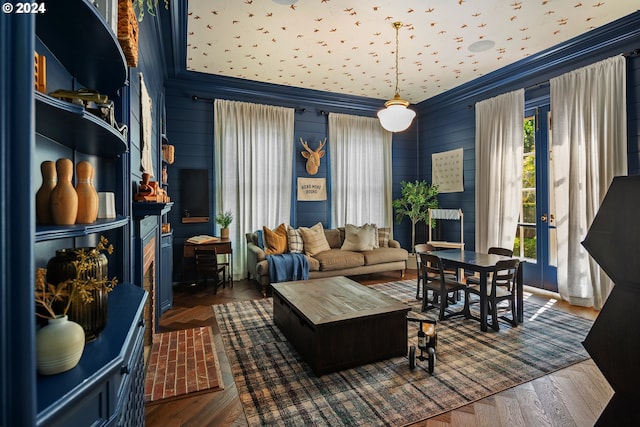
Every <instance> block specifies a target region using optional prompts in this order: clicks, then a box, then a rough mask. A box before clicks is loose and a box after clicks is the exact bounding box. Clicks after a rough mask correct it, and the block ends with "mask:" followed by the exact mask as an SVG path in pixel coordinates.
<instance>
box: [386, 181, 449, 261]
mask: <svg viewBox="0 0 640 427" xmlns="http://www.w3.org/2000/svg"><path fill="white" fill-rule="evenodd" d="M400 186H401V190H400V194H401V195H402V196H401V197H400V198H398V199H395V200H394V201H393V202H392V205H393V207H394V209H395V210H396V222H397V223H400V222H402V220H403V218H404V217H405V216H407V217H409V219H410V220H411V252H413V251H414V248H415V246H416V224H417V223H418V222H420V221H425V222H426V221H427V219H428V216H429V209H430V208H431V209H435V208H437V207H438V187H437V186H435V185H429V183H428V182H427V181H415V182H406V181H402V182H401V183H400ZM429 226H430V227H432V226H433V224H429Z"/></svg>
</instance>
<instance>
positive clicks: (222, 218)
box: [216, 211, 233, 239]
mask: <svg viewBox="0 0 640 427" xmlns="http://www.w3.org/2000/svg"><path fill="white" fill-rule="evenodd" d="M232 221H233V215H232V214H231V211H225V212H220V213H218V214H217V215H216V223H217V224H218V225H219V226H220V238H221V239H228V238H229V225H230V224H231V222H232Z"/></svg>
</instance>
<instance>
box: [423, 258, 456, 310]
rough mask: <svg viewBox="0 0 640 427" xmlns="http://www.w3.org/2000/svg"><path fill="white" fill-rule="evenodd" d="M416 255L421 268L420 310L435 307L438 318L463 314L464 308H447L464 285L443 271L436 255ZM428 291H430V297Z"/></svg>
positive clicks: (440, 261)
mask: <svg viewBox="0 0 640 427" xmlns="http://www.w3.org/2000/svg"><path fill="white" fill-rule="evenodd" d="M418 256H419V257H420V267H421V270H422V311H428V310H431V309H434V308H437V309H438V319H439V320H444V319H447V318H449V317H452V316H457V315H463V314H464V309H461V310H457V311H454V310H453V309H450V308H449V303H450V302H451V301H455V294H456V293H457V292H459V291H464V289H465V288H466V285H465V284H464V283H460V282H458V281H457V280H455V278H454V277H452V276H451V275H448V274H446V273H445V270H444V268H443V266H442V260H441V259H440V257H438V256H437V255H434V254H432V253H420V254H418ZM428 291H431V299H429V294H428Z"/></svg>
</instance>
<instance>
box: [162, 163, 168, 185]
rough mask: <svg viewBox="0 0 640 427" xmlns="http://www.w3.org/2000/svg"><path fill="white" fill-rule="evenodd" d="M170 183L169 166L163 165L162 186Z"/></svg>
mask: <svg viewBox="0 0 640 427" xmlns="http://www.w3.org/2000/svg"><path fill="white" fill-rule="evenodd" d="M168 183H169V174H168V173H167V165H162V185H166V184H168Z"/></svg>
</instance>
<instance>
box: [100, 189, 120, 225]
mask: <svg viewBox="0 0 640 427" xmlns="http://www.w3.org/2000/svg"><path fill="white" fill-rule="evenodd" d="M115 217H116V196H115V194H113V193H108V192H100V193H98V218H100V219H113V218H115Z"/></svg>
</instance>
